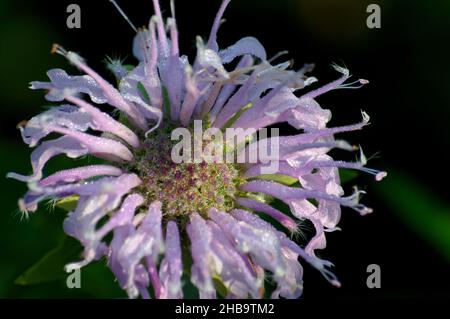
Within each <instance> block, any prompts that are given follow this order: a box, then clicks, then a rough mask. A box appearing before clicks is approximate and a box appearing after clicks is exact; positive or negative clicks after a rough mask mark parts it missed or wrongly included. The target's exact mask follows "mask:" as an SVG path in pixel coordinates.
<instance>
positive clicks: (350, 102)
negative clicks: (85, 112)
mask: <svg viewBox="0 0 450 319" xmlns="http://www.w3.org/2000/svg"><path fill="white" fill-rule="evenodd" d="M118 2H119V3H120V5H121V7H122V8H123V9H124V11H125V12H127V14H128V16H129V17H130V19H131V20H132V21H133V22H134V23H135V24H136V25H137V26H143V25H146V24H147V23H148V20H149V18H150V16H151V15H152V14H153V10H152V5H151V1H150V0H145V1H144V0H139V1H118ZM161 2H162V6H163V8H164V9H166V10H168V1H166V0H161ZM70 3H77V4H79V5H80V6H81V24H82V25H81V29H73V30H70V29H68V28H67V27H66V18H67V16H68V14H67V13H66V7H67V6H68V4H70ZM175 3H176V10H177V22H178V26H179V29H180V41H181V47H182V49H183V51H184V52H185V53H187V54H188V55H189V56H190V61H191V62H192V60H193V57H194V53H195V41H194V40H195V36H196V35H201V36H202V37H203V38H207V36H208V35H209V30H210V27H211V24H212V21H213V18H214V15H215V13H216V11H217V9H218V7H219V5H220V1H219V0H191V1H182V0H178V1H175ZM369 3H377V4H379V5H380V6H381V17H382V18H381V29H369V28H367V26H366V18H367V16H368V13H366V7H367V5H368V4H369ZM166 12H167V11H166ZM225 17H226V19H227V22H226V23H225V24H224V25H223V26H222V28H221V31H220V33H219V37H218V41H219V46H220V47H222V48H224V47H226V46H228V45H231V44H232V43H234V42H235V41H237V40H238V39H239V38H241V37H243V36H248V35H252V36H255V37H256V38H258V39H259V40H260V41H261V42H262V43H263V45H264V46H265V47H266V49H267V52H268V54H269V56H272V55H274V54H276V53H277V52H279V51H282V50H289V52H290V53H289V58H292V59H294V60H295V65H294V68H297V69H298V68H300V67H301V66H302V65H303V63H305V62H307V63H315V64H316V69H315V70H314V72H313V75H314V76H316V77H317V78H318V79H319V85H321V84H324V83H327V82H329V81H331V80H334V79H335V78H336V77H337V76H338V74H336V72H335V71H334V70H332V68H331V67H330V64H331V63H332V62H336V63H338V64H341V65H342V64H344V63H345V65H346V66H347V67H348V68H349V69H350V71H351V73H352V74H354V76H355V79H356V78H365V79H369V80H370V85H368V86H366V87H364V88H362V89H360V90H338V91H333V92H331V93H328V94H326V95H324V96H322V97H320V98H319V99H318V101H319V103H321V105H322V107H324V108H329V109H331V110H332V112H333V119H332V121H331V123H330V125H332V126H336V125H343V124H350V123H353V122H357V121H359V120H360V110H361V109H363V110H365V111H366V112H367V113H368V114H369V115H370V116H371V123H372V124H371V125H370V126H368V127H366V128H365V129H364V130H363V131H361V132H356V133H352V134H346V135H345V136H343V137H344V138H346V139H348V140H349V141H350V142H352V143H354V144H361V145H362V146H363V147H364V150H365V153H366V154H367V155H373V154H375V153H378V157H377V158H375V159H373V160H372V161H370V162H369V166H371V167H377V168H381V169H383V170H387V171H388V173H389V176H388V178H386V179H385V180H384V181H382V182H380V183H376V182H375V181H374V180H373V179H372V178H371V177H370V176H360V177H358V178H356V179H354V180H352V181H351V182H349V185H348V186H349V187H348V189H350V186H351V185H353V184H358V185H360V186H361V187H363V189H366V190H367V192H368V194H367V195H366V196H365V197H364V198H363V202H364V203H366V204H367V205H368V206H371V207H373V208H374V209H375V213H374V214H372V215H369V216H366V217H360V216H358V215H357V214H356V213H355V212H354V211H351V210H348V209H343V217H342V221H341V224H340V226H341V228H342V229H343V231H342V232H335V233H332V234H329V236H328V247H327V248H326V249H325V250H324V251H323V252H322V254H321V256H323V257H325V258H327V259H329V260H331V261H333V262H334V263H335V265H336V268H335V273H336V274H337V275H338V277H339V279H340V280H341V282H342V284H343V285H342V288H340V289H336V288H333V287H331V286H330V285H329V284H328V283H327V282H326V281H325V280H324V279H323V278H321V276H320V274H318V273H317V272H316V271H315V270H313V269H311V268H310V267H308V266H305V277H304V280H305V290H304V294H303V297H302V298H304V299H315V298H324V297H333V298H408V297H413V298H435V297H446V298H449V297H450V292H449V288H448V287H449V284H450V281H449V276H448V274H449V262H450V237H449V236H450V203H449V202H450V201H449V196H448V195H449V188H448V181H449V180H450V173H449V169H448V164H449V163H450V156H449V155H448V152H447V150H448V148H449V147H450V139H449V137H450V136H449V135H450V130H449V127H448V125H449V123H450V121H449V120H450V62H449V57H450V49H449V47H448V43H449V40H450V2H449V1H446V0H442V1H437V0H435V1H410V0H397V1H359V0H358V1H357V0H354V1H352V0H342V1H335V0H277V1H274V0H234V1H232V3H231V6H230V7H229V9H228V10H227V12H226V14H225ZM133 35H134V33H133V31H132V29H131V28H130V27H129V26H128V25H127V24H126V22H125V21H124V20H123V19H122V18H121V17H120V16H119V14H118V13H117V12H116V11H115V10H114V8H113V6H112V5H111V4H110V3H109V1H107V0H96V1H92V0H91V1H83V0H76V1H73V0H71V1H66V0H64V1H49V0H44V1H43V0H41V1H23V0H20V1H12V0H1V1H0V45H1V46H0V61H1V64H0V65H1V70H2V72H1V73H0V101H1V104H2V116H1V117H0V131H1V132H0V134H1V137H0V169H1V171H0V173H1V175H2V176H5V175H6V172H8V171H18V172H22V173H27V172H28V171H29V170H30V164H29V150H27V148H26V147H25V146H24V145H23V144H22V142H21V139H20V136H19V132H18V131H17V130H16V128H15V126H16V124H17V123H18V122H20V121H21V120H24V119H29V118H30V117H32V116H33V115H36V114H37V113H38V112H40V111H41V110H42V106H44V105H45V104H46V102H45V100H44V98H43V93H42V92H34V91H30V90H28V88H27V87H28V82H29V81H31V80H46V75H45V72H46V71H47V70H48V69H50V68H55V67H61V68H64V69H66V70H68V72H69V74H70V73H72V74H77V72H78V71H77V70H75V69H74V68H73V67H71V66H69V65H67V63H66V61H64V59H63V58H62V57H60V56H52V55H50V48H51V45H52V43H54V42H57V43H60V44H61V45H63V46H64V47H65V48H66V49H68V50H72V51H76V52H79V53H80V54H81V55H82V56H83V57H84V58H86V59H87V61H88V62H89V64H90V65H91V66H92V67H94V68H95V69H96V70H98V71H99V72H100V73H102V74H103V75H104V76H105V77H107V78H108V79H111V80H112V77H111V75H110V74H109V73H108V71H106V69H105V66H104V64H103V62H102V61H103V60H104V58H105V56H106V55H109V56H111V55H112V56H119V57H128V58H127V60H126V61H127V63H135V60H134V58H133V57H132V55H131V42H132V39H133ZM64 163H66V162H65V161H64V160H61V159H58V160H56V161H53V162H52V165H54V166H55V167H57V166H58V165H64ZM24 191H25V186H24V185H22V184H21V183H19V182H16V181H13V180H6V179H2V180H1V183H0V201H1V203H2V212H1V214H0V297H7V298H11V297H20V298H23V297H56V298H67V297H112V296H114V297H117V296H119V297H123V296H124V294H123V293H122V292H120V290H119V289H118V288H117V286H116V284H115V283H114V281H113V278H112V276H111V275H110V274H109V271H108V270H107V269H106V266H104V265H103V264H101V263H98V264H96V265H92V266H89V267H87V269H86V271H83V273H82V274H83V277H82V288H81V289H78V290H69V289H67V288H66V286H65V280H64V278H63V277H61V278H60V279H59V280H53V281H48V282H45V283H40V284H34V285H25V286H24V285H17V284H15V283H14V280H15V279H16V278H17V277H18V276H19V275H21V274H22V273H23V272H24V271H25V270H27V269H28V268H29V267H30V266H32V265H33V264H34V263H35V262H36V261H38V260H39V259H40V258H41V257H42V256H43V255H45V254H46V253H47V252H48V251H49V250H51V249H52V248H54V247H55V246H57V245H58V244H59V242H60V241H61V238H62V237H63V233H62V227H61V223H62V220H63V218H64V212H62V211H59V210H58V209H56V210H54V211H52V212H48V211H46V210H45V209H42V210H41V211H39V212H38V213H36V214H35V215H33V216H31V218H30V219H29V220H21V218H20V214H18V213H17V211H16V202H17V198H18V197H19V196H20V195H21V194H22V193H23V192H24ZM56 264H57V263H56ZM369 264H379V265H380V267H381V286H382V287H381V289H372V290H371V289H368V288H367V286H366V278H367V275H368V274H367V273H366V267H367V266H368V265H369ZM59 270H60V269H58V268H57V269H55V270H54V271H55V272H58V271H59ZM50 271H51V270H50Z"/></svg>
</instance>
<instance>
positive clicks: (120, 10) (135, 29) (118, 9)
mask: <svg viewBox="0 0 450 319" xmlns="http://www.w3.org/2000/svg"><path fill="white" fill-rule="evenodd" d="M109 2H111V3H112V4H113V5H114V7H116V9H117V11H119V13H120V14H121V15H122V17H123V18H124V19H125V21H126V22H128V24H129V25H130V27H131V28H132V29H133V31H134V32H136V33H137V32H138V30H137V28H136V27H135V26H134V24H133V22H131V20H130V18H128V16H127V15H126V14H125V12H123V10H122V9H121V8H120V7H119V5H118V4H117V2H116V1H115V0H109Z"/></svg>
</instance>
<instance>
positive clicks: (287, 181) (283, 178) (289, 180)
mask: <svg viewBox="0 0 450 319" xmlns="http://www.w3.org/2000/svg"><path fill="white" fill-rule="evenodd" d="M257 178H258V179H262V180H269V181H274V182H277V183H280V184H283V185H287V186H291V185H294V184H295V183H297V182H298V179H296V178H294V177H291V176H288V175H283V174H262V175H258V176H257Z"/></svg>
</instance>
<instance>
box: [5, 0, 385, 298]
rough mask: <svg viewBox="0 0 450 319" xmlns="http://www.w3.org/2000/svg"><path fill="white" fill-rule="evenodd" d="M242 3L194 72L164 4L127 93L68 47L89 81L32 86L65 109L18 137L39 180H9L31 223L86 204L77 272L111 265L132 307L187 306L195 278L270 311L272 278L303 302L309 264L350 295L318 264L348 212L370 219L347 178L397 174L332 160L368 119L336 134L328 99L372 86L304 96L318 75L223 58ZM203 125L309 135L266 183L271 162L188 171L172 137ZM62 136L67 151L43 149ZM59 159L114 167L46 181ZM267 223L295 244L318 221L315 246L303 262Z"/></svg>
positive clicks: (60, 75) (119, 71)
mask: <svg viewBox="0 0 450 319" xmlns="http://www.w3.org/2000/svg"><path fill="white" fill-rule="evenodd" d="M229 2H230V0H224V1H223V3H222V6H221V7H220V10H219V13H218V14H217V16H216V19H215V20H214V24H213V27H212V30H211V34H210V36H209V39H208V40H207V42H206V43H205V42H204V41H203V40H202V39H201V38H200V37H199V38H197V56H196V58H195V61H194V62H193V64H190V63H189V60H188V58H187V57H186V56H180V52H179V47H178V31H177V25H176V20H175V17H174V16H173V6H172V17H170V18H168V19H167V20H165V21H164V20H163V17H162V15H161V10H160V7H159V3H158V1H156V0H154V7H155V12H156V15H155V16H153V17H152V18H151V20H150V23H149V26H148V29H141V30H139V31H138V32H137V35H136V37H135V39H134V42H133V53H134V56H135V57H136V58H137V59H138V60H139V64H138V65H137V66H136V67H135V68H134V69H132V70H128V69H127V68H125V66H123V65H122V63H121V62H120V61H115V60H114V61H111V63H110V65H109V69H110V70H111V71H112V72H113V73H114V75H115V76H116V77H117V80H118V81H119V85H118V87H117V88H116V87H114V86H113V85H111V84H110V83H108V82H107V81H106V80H104V79H103V78H102V77H101V76H100V75H99V74H98V73H96V72H95V71H94V70H92V69H91V68H90V67H89V66H88V65H87V64H86V63H85V61H84V60H83V59H82V58H81V57H80V56H79V55H78V54H76V53H74V52H70V51H66V50H64V49H63V48H62V47H61V46H59V45H55V46H54V52H56V53H58V54H61V55H63V56H64V57H66V58H67V59H68V60H69V62H70V63H72V64H73V65H75V66H76V67H77V68H78V69H80V70H81V71H82V72H84V73H85V75H82V76H71V75H68V74H67V73H66V72H65V71H63V70H60V69H54V70H50V71H49V72H48V73H47V74H48V77H49V79H50V82H32V83H31V88H32V89H45V90H46V91H47V94H46V99H47V100H49V101H52V102H62V103H66V104H63V105H60V106H55V107H53V108H51V109H49V110H48V111H45V112H43V113H41V114H39V115H37V116H36V117H34V118H32V119H31V120H30V121H28V122H27V123H26V124H23V125H21V126H20V127H19V128H20V131H21V134H22V137H23V140H24V141H25V143H27V144H28V145H29V146H30V147H36V148H35V149H34V151H33V152H32V154H31V164H32V169H33V173H32V174H31V175H29V176H24V175H19V174H16V173H10V174H9V175H8V176H9V177H12V178H15V179H17V180H20V181H23V182H26V183H27V184H28V188H29V190H28V192H27V193H26V194H25V196H24V197H23V198H22V199H20V201H19V206H20V208H21V209H22V210H23V211H24V212H33V211H36V209H37V207H38V204H39V203H40V202H42V201H45V200H55V201H59V200H62V199H65V198H67V197H74V198H76V199H77V205H76V208H75V209H74V210H73V211H71V212H70V213H69V214H68V216H67V218H66V219H65V221H64V230H65V232H66V233H67V234H68V235H70V236H72V237H74V238H76V239H78V240H79V241H80V243H81V244H82V245H83V247H84V252H83V256H82V259H81V260H80V261H76V262H73V263H71V264H68V265H67V266H66V269H67V270H68V271H71V270H73V269H78V268H81V267H83V266H85V265H87V264H88V263H90V262H92V261H95V260H99V259H100V258H106V260H107V262H108V265H109V267H110V268H111V271H112V272H113V273H114V275H115V276H116V278H117V280H118V283H119V285H120V286H121V287H122V288H123V289H124V290H126V292H127V293H128V295H129V297H131V298H135V297H138V296H139V295H140V296H142V297H143V298H148V297H150V296H153V297H156V298H182V297H183V284H184V281H185V279H184V278H183V279H182V276H183V275H187V276H188V277H190V280H191V282H192V283H193V284H194V285H195V287H196V288H197V289H198V292H199V296H200V297H201V298H215V297H216V296H217V291H218V285H220V286H221V287H222V288H225V291H226V296H225V297H228V298H247V297H251V298H261V297H263V296H264V294H265V290H264V289H265V288H264V287H265V286H264V282H265V280H266V279H268V278H269V279H270V280H272V281H273V283H274V285H275V289H274V291H272V294H271V297H274V298H278V297H284V298H297V297H299V296H300V295H301V293H302V290H303V268H302V266H301V264H300V262H299V259H300V260H302V261H305V262H307V263H309V264H311V265H312V266H313V267H315V268H316V269H317V270H319V271H320V272H321V273H322V274H323V275H324V277H325V278H326V279H327V280H329V281H330V283H332V284H333V285H335V286H339V285H340V284H339V281H338V280H337V279H336V277H335V276H334V275H333V274H332V273H331V272H330V270H329V268H330V266H332V264H331V263H330V262H329V261H326V260H322V259H320V258H318V257H317V256H316V254H315V253H316V250H318V249H323V248H325V246H326V241H325V231H333V230H336V229H337V223H338V221H339V219H340V214H341V206H346V207H350V208H352V209H354V210H356V211H357V212H359V213H361V214H366V213H370V212H371V209H369V208H367V207H365V206H364V205H362V204H360V203H359V201H358V200H359V195H360V194H361V193H363V192H362V191H358V190H356V191H355V192H354V193H353V194H352V195H349V196H344V194H343V193H344V192H343V189H342V187H341V185H340V180H339V173H338V169H339V168H345V169H356V170H361V171H364V172H367V173H370V174H373V175H374V176H376V179H377V180H381V179H382V178H383V177H384V176H385V175H386V173H385V172H379V171H376V170H374V169H369V168H365V167H364V165H365V164H366V159H365V156H364V154H363V153H362V152H361V160H360V161H358V162H354V163H353V162H343V161H335V160H333V159H332V158H331V157H330V156H329V155H327V153H328V152H329V151H330V150H331V149H333V148H339V149H344V150H349V151H352V150H354V149H355V147H353V146H350V145H349V144H348V143H346V142H344V141H341V140H335V139H334V136H335V135H336V134H338V133H342V132H349V131H355V130H360V129H362V128H363V127H364V126H365V125H367V124H368V122H369V117H368V116H367V114H366V113H364V112H363V113H362V115H363V116H362V117H363V118H362V121H361V122H360V123H358V124H354V125H349V126H342V127H333V128H328V127H327V122H328V121H329V120H330V118H331V112H330V111H329V110H324V109H322V108H321V107H320V105H319V104H318V103H317V102H316V101H315V98H316V97H318V96H319V95H322V94H324V93H326V92H328V91H331V90H335V89H342V88H349V87H351V88H354V87H355V85H363V84H365V83H366V82H367V81H365V80H358V81H356V82H353V83H348V84H346V81H347V79H348V78H349V77H350V75H349V72H348V70H347V69H344V68H341V67H338V66H334V68H335V69H336V70H337V71H338V72H340V73H341V77H340V78H339V79H337V80H336V81H334V82H332V83H330V84H327V85H325V86H322V87H320V88H318V89H315V90H309V91H308V92H307V93H300V90H301V89H303V88H305V87H306V86H309V85H310V84H312V83H314V82H315V81H316V79H315V78H313V77H308V76H307V75H306V74H307V73H308V72H310V71H311V66H310V65H305V67H303V68H302V69H300V70H299V71H292V70H289V69H288V67H289V65H290V64H289V62H285V63H279V64H274V63H273V62H274V61H275V59H277V58H279V56H277V57H275V58H272V59H268V58H267V55H266V51H265V49H264V47H263V46H262V45H261V44H260V43H259V42H258V40H256V39H255V38H251V37H246V38H243V39H241V40H239V41H238V42H236V43H235V44H234V45H232V46H230V47H228V48H226V49H222V50H221V49H219V46H218V44H217V32H218V29H219V26H220V23H221V20H222V15H223V13H224V11H225V8H226V7H227V5H228V4H229ZM166 30H167V32H166ZM235 60H237V61H236V62H237V63H235V64H231V65H235V67H230V63H231V62H235ZM89 100H90V101H91V102H88V101H89ZM101 104H108V105H110V106H112V107H114V108H116V109H117V110H118V111H119V112H118V113H119V114H120V116H116V117H113V116H112V115H109V114H107V113H105V112H104V111H102V110H101V108H100V105H101ZM244 107H245V109H244ZM243 109H244V110H243ZM116 114H117V113H116ZM194 120H203V121H204V122H205V123H208V126H209V127H212V128H218V129H221V130H225V128H242V129H248V128H254V129H256V130H259V129H262V128H264V127H267V126H271V125H274V124H280V123H283V122H287V123H289V125H291V126H293V127H294V128H296V129H299V130H302V132H301V133H299V134H297V135H293V136H283V137H280V138H279V140H277V141H278V142H279V156H278V158H277V161H278V162H279V165H278V169H277V172H275V173H276V174H272V175H262V174H261V168H262V167H263V166H264V164H263V163H262V162H261V161H258V162H256V163H250V162H249V163H244V164H242V163H240V164H233V163H206V162H201V163H195V162H194V163H189V162H187V163H181V164H175V163H174V162H173V161H172V159H171V149H172V147H173V143H172V141H171V138H170V133H171V131H172V130H173V129H174V128H176V127H180V126H181V127H187V128H192V123H193V121H194ZM52 133H56V134H57V135H60V137H58V138H56V139H49V140H45V141H44V140H43V139H44V138H46V137H47V136H48V135H50V134H52ZM53 135H54V134H53ZM53 135H52V136H53ZM274 141H275V139H274V138H273V137H269V138H267V139H266V140H265V142H267V143H268V144H270V143H274ZM259 145H260V144H258V143H257V142H248V143H246V145H245V147H244V148H243V151H248V152H252V151H255V150H257V149H258V147H260V146H259ZM231 151H232V152H235V153H237V152H238V150H237V149H232V150H231ZM241 151H242V150H241ZM60 154H65V155H66V156H68V157H70V158H80V157H83V156H86V155H92V156H95V157H97V158H100V159H102V160H103V161H104V163H102V164H96V165H90V166H84V167H78V168H71V169H67V170H63V171H59V172H55V173H53V174H51V175H50V176H47V177H44V176H43V172H42V170H43V168H44V166H45V164H46V162H47V161H48V160H50V159H51V158H53V157H55V156H57V155H60ZM280 176H281V177H283V176H284V177H286V176H288V177H291V179H294V180H295V181H297V184H295V185H285V184H283V183H281V182H279V179H277V178H276V177H278V178H279V177H280ZM274 199H278V200H280V201H282V202H284V203H285V204H287V205H288V206H289V207H290V214H287V213H285V212H282V211H280V210H278V209H276V208H275V207H273V206H272V205H271V203H272V201H273V200H274ZM262 215H267V216H270V217H271V218H272V219H273V220H275V221H277V222H279V224H280V226H282V227H284V230H285V231H287V232H288V233H290V234H295V233H296V232H298V227H299V226H298V223H299V221H304V220H309V221H310V222H311V223H312V225H314V228H315V235H314V236H313V237H312V238H311V239H310V240H309V241H308V242H307V243H306V244H305V246H304V248H302V247H300V246H299V245H298V244H297V243H295V242H294V241H292V240H291V239H289V238H288V236H287V235H286V234H285V232H283V231H281V230H278V229H281V228H278V229H277V228H275V227H274V226H273V225H272V224H270V223H269V222H267V221H264V220H263V219H261V218H260V216H262ZM109 234H112V239H109V238H111V237H110V236H107V235H109ZM222 290H223V289H222Z"/></svg>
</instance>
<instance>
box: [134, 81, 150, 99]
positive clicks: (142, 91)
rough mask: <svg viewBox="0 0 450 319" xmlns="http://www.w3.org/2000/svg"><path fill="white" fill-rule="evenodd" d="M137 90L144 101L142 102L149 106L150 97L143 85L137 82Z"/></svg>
mask: <svg viewBox="0 0 450 319" xmlns="http://www.w3.org/2000/svg"><path fill="white" fill-rule="evenodd" d="M137 90H138V91H139V93H140V94H141V97H142V98H143V99H144V102H145V103H147V104H151V103H150V96H149V95H148V92H147V90H146V89H145V86H144V84H142V83H141V82H138V83H137Z"/></svg>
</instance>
